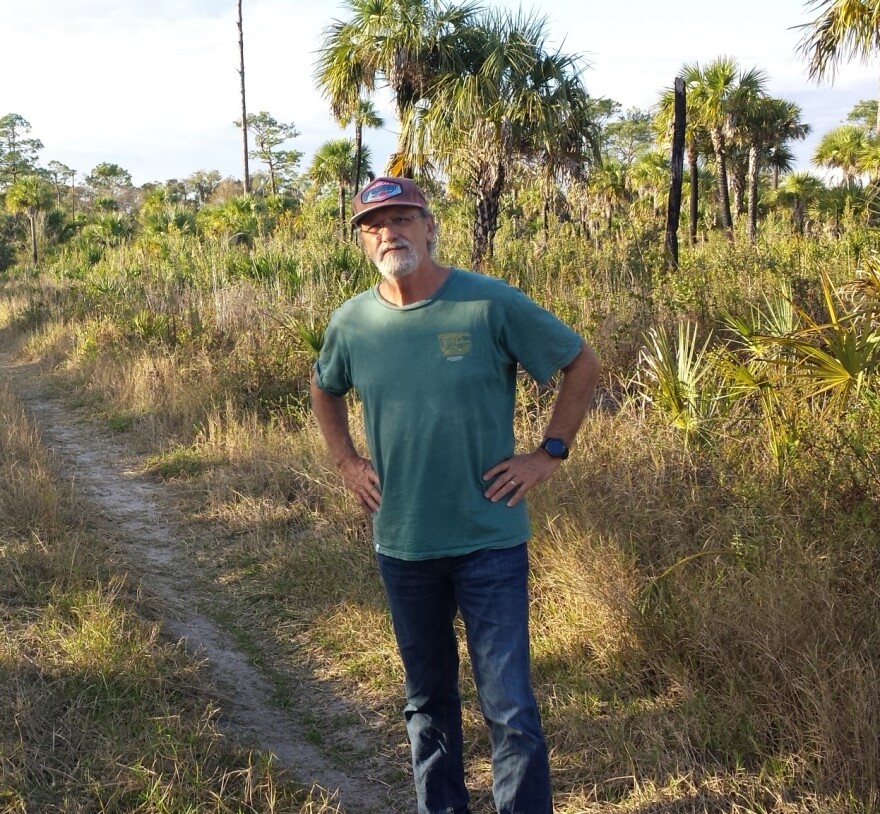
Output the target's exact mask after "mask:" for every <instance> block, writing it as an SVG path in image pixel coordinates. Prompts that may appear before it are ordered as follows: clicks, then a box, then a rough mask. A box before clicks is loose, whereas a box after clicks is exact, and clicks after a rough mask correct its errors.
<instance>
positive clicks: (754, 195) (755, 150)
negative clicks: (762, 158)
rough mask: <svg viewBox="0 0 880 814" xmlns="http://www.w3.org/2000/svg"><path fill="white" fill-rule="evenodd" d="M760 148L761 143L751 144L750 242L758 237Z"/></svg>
mask: <svg viewBox="0 0 880 814" xmlns="http://www.w3.org/2000/svg"><path fill="white" fill-rule="evenodd" d="M759 152H760V148H759V145H758V144H756V143H754V142H752V144H751V145H750V146H749V203H748V206H749V210H748V219H749V225H748V231H749V242H750V243H754V242H755V240H756V239H757V237H758V172H759V170H760V167H759V165H758V158H759Z"/></svg>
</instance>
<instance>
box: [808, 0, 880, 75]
mask: <svg viewBox="0 0 880 814" xmlns="http://www.w3.org/2000/svg"><path fill="white" fill-rule="evenodd" d="M809 6H810V8H811V9H813V10H819V11H820V14H819V16H818V17H816V18H815V19H814V20H813V21H812V22H810V23H807V24H805V25H804V26H802V28H804V29H805V32H804V35H803V38H802V39H801V42H800V44H799V46H798V48H799V50H800V52H801V53H802V54H803V55H804V56H805V57H806V58H807V60H808V62H809V72H810V78H812V79H823V78H824V77H825V76H826V75H827V74H829V73H830V74H831V75H832V76H833V75H834V72H835V71H836V70H837V67H838V65H839V63H840V62H841V61H842V60H844V61H848V60H850V59H852V58H854V57H860V58H861V59H863V60H867V58H868V57H869V56H870V55H871V54H873V53H874V52H875V51H877V50H878V49H880V2H878V0H812V2H810V3H809Z"/></svg>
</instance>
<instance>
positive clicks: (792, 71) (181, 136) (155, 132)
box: [0, 0, 880, 185]
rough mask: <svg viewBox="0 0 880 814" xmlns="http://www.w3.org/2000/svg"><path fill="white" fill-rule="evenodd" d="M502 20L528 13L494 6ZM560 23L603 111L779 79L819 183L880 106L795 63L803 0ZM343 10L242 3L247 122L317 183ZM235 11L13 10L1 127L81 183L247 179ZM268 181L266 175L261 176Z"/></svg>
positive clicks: (208, 4)
mask: <svg viewBox="0 0 880 814" xmlns="http://www.w3.org/2000/svg"><path fill="white" fill-rule="evenodd" d="M491 4H492V5H496V6H502V5H507V6H509V7H512V8H518V7H519V6H517V5H515V4H512V3H502V2H499V1H498V0H491ZM522 8H523V9H525V10H526V11H531V10H534V11H536V12H537V13H538V14H540V15H542V16H545V17H546V18H547V30H548V32H549V34H550V44H551V45H553V46H561V47H562V49H563V50H565V51H566V52H569V53H577V54H580V55H581V56H582V57H583V59H584V62H585V63H586V64H587V66H588V67H587V69H586V70H585V71H584V74H583V78H584V82H585V84H586V86H587V89H588V90H589V92H590V94H591V95H593V96H606V97H610V98H612V99H615V100H616V101H618V102H620V103H621V105H623V107H624V108H625V109H626V108H629V107H641V108H647V107H649V106H651V105H652V104H653V103H654V101H655V100H656V99H657V96H658V94H659V92H660V91H661V90H662V89H663V88H664V87H668V86H670V85H671V84H672V82H673V80H674V78H675V75H676V72H677V71H678V69H679V68H680V66H681V65H682V63H684V62H694V61H699V62H701V63H704V62H706V61H709V60H711V59H713V58H715V57H717V56H720V55H722V54H727V55H730V56H733V57H735V58H736V59H738V60H739V62H740V64H741V65H742V66H743V67H745V68H751V67H758V68H761V69H763V70H764V71H765V72H766V73H767V75H768V77H769V91H770V93H772V94H773V95H774V96H779V97H783V98H786V99H789V100H791V101H794V102H796V103H798V104H799V105H800V106H801V108H802V110H803V118H804V120H805V121H806V122H808V123H810V124H811V125H812V126H813V128H814V134H813V136H811V137H810V139H808V140H807V141H806V142H805V143H803V144H801V145H795V150H796V154H797V156H798V163H799V166H800V167H802V168H808V167H809V163H810V155H811V154H812V151H813V149H814V147H815V144H816V141H817V139H818V138H819V137H820V136H821V135H822V134H823V133H825V132H827V131H828V130H830V129H832V128H833V127H835V126H837V125H838V124H840V123H841V122H842V121H844V120H845V119H846V116H847V114H848V113H849V111H850V110H851V109H852V107H853V105H854V104H855V103H856V102H857V101H859V100H860V99H866V98H874V97H875V96H876V93H877V86H878V74H880V68H878V62H877V61H876V60H875V61H874V62H872V63H870V64H868V65H864V64H861V63H859V62H853V63H851V64H849V65H847V66H844V67H843V68H842V70H841V71H840V72H839V73H838V75H837V77H836V79H835V81H834V84H833V85H831V84H823V85H821V86H817V85H815V84H814V83H810V82H808V80H807V77H806V69H805V66H804V62H803V60H802V59H801V58H800V57H799V56H798V54H797V53H796V46H797V43H798V41H799V40H800V37H801V32H800V31H798V30H796V28H795V27H796V26H798V25H802V24H804V23H806V22H808V21H809V20H810V19H811V17H812V15H813V14H815V12H811V11H810V8H809V3H807V2H805V1H804V0H738V2H736V3H733V4H731V3H724V4H722V3H718V2H713V0H668V1H667V2H662V3H661V2H658V0H544V2H542V3H532V4H530V3H523V4H522ZM345 16H346V12H345V7H344V5H343V4H342V3H340V2H338V0H327V2H323V3H322V2H314V0H308V1H307V0H244V39H245V70H246V79H247V103H248V111H249V112H252V113H256V112H259V111H261V110H265V111H268V112H269V113H270V114H271V115H272V116H274V117H275V118H276V119H278V120H279V121H283V122H293V123H294V124H295V125H296V127H297V129H298V130H299V131H300V133H301V135H300V136H299V137H298V138H296V139H295V140H293V141H292V142H290V143H289V144H288V145H286V146H287V147H289V148H292V149H297V150H300V151H302V152H303V153H304V154H305V155H304V158H303V161H302V164H301V169H305V167H306V166H307V165H308V162H309V161H310V159H311V156H312V154H313V153H314V151H315V150H316V149H317V148H318V147H319V146H320V145H321V144H322V143H323V142H325V141H327V140H329V139H333V138H339V137H341V136H345V135H351V133H350V132H347V131H343V130H341V129H340V128H338V127H337V126H336V125H335V124H334V123H333V121H332V120H331V118H330V116H329V112H328V109H327V104H326V102H325V100H324V99H322V98H321V95H320V93H318V91H317V90H315V87H314V81H313V78H312V75H313V69H314V64H315V59H316V50H317V49H318V48H319V47H320V45H321V40H322V32H323V30H324V29H325V27H326V26H327V25H329V24H330V23H331V22H332V21H333V20H334V19H341V18H345ZM236 18H237V12H236V0H0V20H2V22H0V75H2V76H3V83H2V85H0V115H4V114H6V113H18V114H20V115H21V116H23V117H24V118H25V119H27V121H29V122H30V123H31V125H32V128H33V129H32V131H31V136H32V137H34V138H39V139H40V140H41V141H42V142H43V144H44V145H45V148H44V150H43V151H42V153H41V154H40V161H41V163H42V164H43V165H45V164H46V163H48V162H49V161H51V160H57V161H61V162H63V163H65V164H67V165H68V166H70V167H72V168H74V169H76V170H77V172H78V173H79V175H80V177H81V176H83V175H85V174H87V173H88V172H89V171H91V169H92V168H93V167H94V166H95V165H97V164H98V163H100V162H102V161H109V162H113V163H116V164H119V165H120V166H122V167H124V168H125V169H127V170H128V171H129V172H130V173H131V174H132V177H133V180H134V183H135V184H136V185H140V184H143V183H146V182H148V181H165V180H167V179H169V178H184V177H186V176H187V175H189V174H191V173H192V172H195V171H196V170H200V169H204V170H219V171H220V172H221V173H222V174H223V175H233V176H237V177H238V176H240V174H241V146H240V145H241V142H240V136H239V133H238V131H237V130H236V128H235V127H234V126H233V124H232V122H233V121H234V120H235V119H237V118H239V116H240V110H241V107H240V97H239V77H238V72H237V68H238V30H237V27H236ZM378 104H379V106H381V107H383V110H382V112H383V115H384V116H385V117H386V126H385V129H384V130H383V131H367V133H366V136H365V140H366V142H367V143H368V144H369V145H370V147H371V149H372V151H373V156H374V169H376V170H379V171H381V169H382V167H383V165H384V163H385V160H386V159H387V157H388V154H389V152H390V151H391V149H392V147H393V145H394V141H395V135H394V133H395V130H396V122H395V121H394V117H393V114H392V112H391V110H390V108H389V107H387V105H388V98H387V96H385V97H384V98H383V99H380V100H379V101H378ZM258 168H259V166H258V165H257V164H255V163H252V170H256V169H258Z"/></svg>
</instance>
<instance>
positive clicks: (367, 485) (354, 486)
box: [339, 456, 382, 514]
mask: <svg viewBox="0 0 880 814" xmlns="http://www.w3.org/2000/svg"><path fill="white" fill-rule="evenodd" d="M339 474H340V475H342V480H343V481H345V485H346V486H347V487H348V489H349V490H350V491H351V493H352V494H353V495H354V496H355V497H356V498H357V500H358V503H360V504H361V508H362V509H363V510H364V511H365V512H366V513H367V514H372V513H373V512H377V511H379V501H380V500H381V499H382V492H381V491H380V490H379V475H378V474H377V473H376V470H375V469H373V462H372V461H370V459H369V458H361V457H360V456H355V457H352V458H346V459H345V460H344V461H342V463H340V464H339Z"/></svg>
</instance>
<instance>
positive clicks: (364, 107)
mask: <svg viewBox="0 0 880 814" xmlns="http://www.w3.org/2000/svg"><path fill="white" fill-rule="evenodd" d="M336 119H337V121H338V122H339V123H340V124H341V125H342V126H343V127H348V125H349V124H354V152H355V156H354V176H353V177H352V181H353V183H352V187H351V193H352V195H354V193H355V192H356V191H357V186H358V184H359V183H360V179H361V177H362V175H363V174H362V172H361V164H362V163H363V148H364V127H375V128H378V127H384V126H385V120H384V119H383V118H382V117H381V116H380V115H379V113H378V112H377V110H376V106H375V105H374V104H373V103H372V102H371V101H370V100H369V99H364V98H363V97H362V96H359V97H358V98H357V100H356V101H355V102H354V104H353V105H351V106H349V107H346V108H344V109H343V110H341V112H340V113H339V115H338V116H337V117H336Z"/></svg>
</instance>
